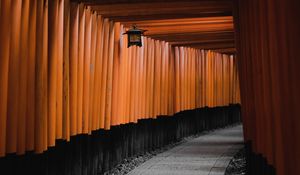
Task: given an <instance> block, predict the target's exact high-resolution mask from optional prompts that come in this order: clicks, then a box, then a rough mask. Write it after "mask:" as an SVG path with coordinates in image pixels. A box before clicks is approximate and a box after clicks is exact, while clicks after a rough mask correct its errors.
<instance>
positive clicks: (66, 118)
mask: <svg viewBox="0 0 300 175" xmlns="http://www.w3.org/2000/svg"><path fill="white" fill-rule="evenodd" d="M63 2H64V9H63V13H64V14H63V16H64V17H63V33H64V35H63V84H62V86H63V94H62V98H63V109H62V110H63V111H62V138H63V139H65V140H67V141H69V140H70V117H71V115H70V94H71V93H70V18H71V14H70V12H71V11H70V0H64V1H63ZM60 12H61V10H60ZM75 18H76V17H75ZM77 19H78V18H77ZM77 29H78V26H77ZM77 34H78V33H77ZM77 36H78V35H77ZM76 39H78V38H76ZM74 118H76V116H75V117H74V116H72V119H74Z"/></svg>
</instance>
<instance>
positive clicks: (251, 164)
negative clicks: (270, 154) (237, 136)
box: [245, 141, 276, 175]
mask: <svg viewBox="0 0 300 175" xmlns="http://www.w3.org/2000/svg"><path fill="white" fill-rule="evenodd" d="M245 148H246V161H247V175H259V174H261V175H276V171H275V168H274V167H273V166H272V165H269V164H268V162H267V159H266V158H264V157H263V156H262V155H261V154H255V153H254V152H253V150H252V146H251V142H250V141H249V142H247V143H245Z"/></svg>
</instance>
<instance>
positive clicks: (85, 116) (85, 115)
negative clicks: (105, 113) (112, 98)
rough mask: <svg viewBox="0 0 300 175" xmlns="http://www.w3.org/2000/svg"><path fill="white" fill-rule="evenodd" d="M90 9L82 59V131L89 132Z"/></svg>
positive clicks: (88, 10) (87, 16)
mask: <svg viewBox="0 0 300 175" xmlns="http://www.w3.org/2000/svg"><path fill="white" fill-rule="evenodd" d="M91 27H92V18H91V9H89V8H87V9H86V10H85V26H84V28H85V30H84V60H83V101H82V105H83V106H82V132H83V133H84V134H87V133H89V115H90V113H89V100H90V75H91V73H90V63H91V50H90V48H91V32H92V28H91Z"/></svg>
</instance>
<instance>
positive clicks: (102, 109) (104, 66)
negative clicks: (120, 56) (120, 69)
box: [99, 18, 110, 128]
mask: <svg viewBox="0 0 300 175" xmlns="http://www.w3.org/2000/svg"><path fill="white" fill-rule="evenodd" d="M103 29H104V30H103V39H104V40H103V56H102V59H103V61H102V74H101V76H102V79H101V106H100V114H99V115H100V117H101V118H100V128H105V106H106V91H107V89H106V83H107V70H108V69H107V65H108V49H109V30H110V26H109V20H108V19H107V18H106V19H104V23H103Z"/></svg>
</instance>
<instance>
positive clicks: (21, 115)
mask: <svg viewBox="0 0 300 175" xmlns="http://www.w3.org/2000/svg"><path fill="white" fill-rule="evenodd" d="M29 7H30V2H29V1H28V0H25V1H23V2H22V13H21V28H20V29H21V31H22V32H21V35H20V55H19V57H20V61H19V62H20V67H19V78H20V84H19V86H20V87H22V88H19V92H18V95H19V97H18V101H19V105H20V106H19V110H18V111H17V112H18V114H17V116H18V125H17V126H16V127H17V130H18V134H17V135H18V139H17V143H18V145H17V154H24V153H25V150H26V120H27V115H26V104H27V82H28V80H27V78H28V76H27V71H28V66H29V65H28V48H27V47H28V32H29V26H28V24H29Z"/></svg>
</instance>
